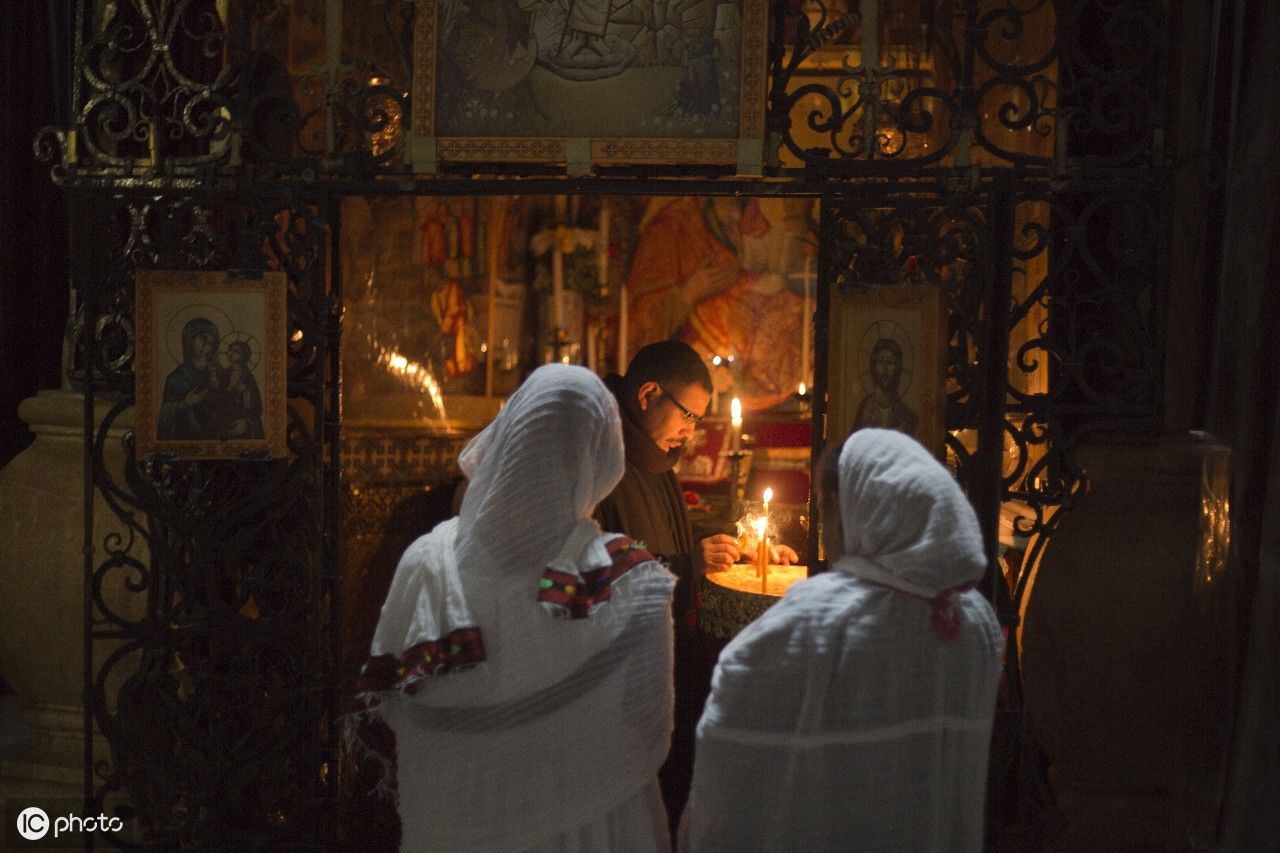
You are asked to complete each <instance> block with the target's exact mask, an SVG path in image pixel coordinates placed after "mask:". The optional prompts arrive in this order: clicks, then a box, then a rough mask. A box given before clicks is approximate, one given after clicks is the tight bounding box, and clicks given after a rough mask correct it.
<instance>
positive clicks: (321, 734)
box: [36, 0, 1169, 849]
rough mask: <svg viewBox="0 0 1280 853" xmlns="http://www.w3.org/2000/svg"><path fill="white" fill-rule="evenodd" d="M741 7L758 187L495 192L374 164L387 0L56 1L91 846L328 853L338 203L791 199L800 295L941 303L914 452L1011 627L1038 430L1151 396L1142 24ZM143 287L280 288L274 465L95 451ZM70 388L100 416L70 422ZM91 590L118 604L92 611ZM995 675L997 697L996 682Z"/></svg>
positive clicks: (1055, 475)
mask: <svg viewBox="0 0 1280 853" xmlns="http://www.w3.org/2000/svg"><path fill="white" fill-rule="evenodd" d="M770 8H771V11H770V20H769V29H770V44H769V75H770V81H769V96H768V104H767V107H768V119H767V133H768V137H767V140H766V150H765V156H764V164H763V176H761V177H757V178H753V179H740V178H735V177H733V176H732V175H728V174H726V173H725V170H723V169H721V170H720V171H717V170H716V169H715V168H708V167H696V168H695V167H682V166H671V167H656V166H646V167H611V168H609V169H601V170H598V171H599V174H598V175H597V176H595V177H576V178H572V179H567V178H564V177H563V176H560V175H557V172H559V171H561V170H559V169H556V168H551V167H536V168H535V167H527V168H522V169H521V170H520V172H521V174H520V175H518V176H517V177H521V178H523V180H520V181H513V180H509V179H507V178H506V177H504V176H505V175H509V173H510V172H512V171H513V170H512V169H504V168H502V167H500V166H494V165H489V166H486V167H483V168H480V167H475V168H472V167H469V166H468V165H467V164H454V165H453V166H451V167H450V168H449V170H447V171H445V172H442V173H440V174H434V175H414V174H413V173H412V171H411V169H410V167H409V166H408V165H406V164H407V163H408V160H409V158H408V156H407V155H408V152H407V151H406V149H407V147H408V141H407V134H406V133H405V129H406V128H407V127H408V126H409V120H410V118H411V115H410V112H411V110H412V97H411V92H410V91H409V85H410V84H409V81H410V80H411V79H412V64H413V57H412V50H411V45H412V36H411V34H412V31H413V11H414V3H413V2H411V0H345V2H339V0H293V2H286V1H285V0H217V2H215V0H117V2H112V3H102V2H92V0H81V2H80V3H79V4H78V5H77V9H78V12H77V15H78V17H77V27H76V44H75V48H74V53H75V57H74V63H75V66H74V72H75V76H74V92H73V102H74V103H73V104H72V108H73V115H74V119H73V123H72V126H70V127H66V128H50V129H47V130H46V131H45V132H44V133H42V134H41V136H40V137H39V138H38V139H37V142H36V147H37V151H38V153H40V154H41V155H42V156H43V157H45V158H46V159H47V160H48V161H49V162H51V163H52V169H53V176H54V180H55V182H56V183H57V184H59V185H60V186H62V187H65V188H67V189H68V190H69V191H70V193H71V195H72V200H73V207H74V209H75V211H76V216H75V220H74V223H73V226H74V231H73V243H74V245H73V249H74V253H75V266H74V270H75V272H74V281H73V285H74V288H75V297H76V303H77V304H76V309H75V316H74V317H73V318H72V319H73V330H74V333H75V335H76V339H77V341H78V344H79V345H78V348H77V351H76V356H75V363H74V365H72V368H73V378H74V380H75V381H76V382H77V383H78V384H79V385H81V386H82V387H83V388H84V389H85V391H86V394H87V395H88V398H89V403H88V406H87V409H86V447H87V459H86V463H87V466H86V467H87V471H88V472H89V474H90V476H89V477H88V478H87V479H88V483H87V486H86V488H87V490H88V492H89V493H88V494H87V495H86V506H87V507H90V506H92V497H93V495H94V494H95V493H96V494H98V495H100V496H101V498H102V499H104V500H105V501H106V503H107V505H108V506H109V508H110V511H111V512H112V513H113V514H114V515H115V516H117V517H118V518H119V520H120V521H121V522H122V523H123V525H124V526H125V527H126V528H127V530H128V534H127V535H125V536H122V537H113V538H111V539H109V540H108V541H105V542H97V541H93V535H92V530H93V527H92V522H91V519H90V520H87V521H86V528H85V529H86V542H85V546H86V555H87V556H86V566H85V572H86V589H85V593H86V595H85V602H86V605H85V606H86V610H85V629H86V631H85V636H86V641H85V642H86V661H87V662H88V671H87V672H86V682H87V688H88V695H89V713H90V715H91V729H92V731H94V732H97V733H98V734H100V735H101V737H102V738H103V739H104V740H105V742H106V744H107V752H106V754H105V755H104V754H101V753H98V752H95V751H94V747H93V742H92V738H90V739H89V742H88V745H87V754H86V779H87V782H86V788H87V790H86V795H87V798H88V799H89V800H90V802H91V803H92V804H93V806H94V807H95V808H97V807H99V806H103V807H105V808H107V809H108V810H110V809H111V808H112V807H114V806H119V807H120V808H121V809H122V811H121V812H120V814H122V815H127V816H128V817H129V818H130V821H129V826H128V827H127V828H126V830H125V833H124V834H123V836H122V837H121V839H119V841H120V843H121V844H135V843H136V844H139V845H141V846H148V847H154V848H161V849H171V848H176V847H214V848H232V847H236V848H239V847H252V848H258V847H263V846H267V845H271V844H278V845H284V846H288V847H290V848H293V847H323V846H324V845H325V844H326V843H327V842H328V841H329V840H330V839H332V838H333V837H334V835H333V831H334V827H333V819H332V814H333V812H332V810H331V808H330V806H331V805H332V803H333V800H334V797H335V796H336V793H335V791H336V788H335V781H334V774H335V770H334V768H335V764H334V749H335V743H334V735H333V726H334V721H335V719H336V715H337V711H338V708H337V684H338V677H337V673H336V672H335V667H336V666H337V663H336V662H337V661H338V660H339V651H340V650H339V649H338V647H337V644H338V631H337V613H336V606H337V605H336V602H337V594H336V586H337V584H338V582H339V577H340V567H339V556H338V555H339V547H338V545H339V543H338V541H337V540H338V536H339V531H340V529H341V525H340V523H339V521H340V519H339V492H338V476H339V471H340V468H341V464H340V459H339V456H340V452H339V447H340V445H339V440H338V439H339V436H338V430H339V423H340V417H339V416H340V401H339V396H338V392H339V387H338V363H337V361H338V352H339V346H338V343H339V339H340V335H341V331H342V328H341V286H340V283H339V281H338V270H339V268H340V267H339V265H338V264H336V263H334V253H335V252H336V251H337V249H336V247H337V246H338V239H337V236H338V235H337V231H338V228H339V226H340V223H339V217H338V210H339V205H338V203H337V202H338V200H339V199H340V197H341V196H342V195H343V194H361V195H377V194H380V193H419V194H433V195H439V194H486V193H513V192H533V193H553V192H554V193H577V192H587V193H592V192H601V193H613V194H620V193H635V194H692V193H707V194H744V195H750V194H756V195H763V194H768V193H770V192H782V193H788V194H794V195H808V196H819V197H822V199H823V211H822V222H821V227H822V233H823V241H822V249H821V251H822V253H823V254H822V260H821V264H820V267H821V276H822V277H821V280H820V288H821V290H822V291H824V292H825V293H827V294H828V295H829V294H830V293H831V292H832V289H833V288H834V289H835V290H836V291H838V290H840V289H848V288H857V287H860V286H863V285H864V284H866V283H868V282H880V283H888V282H898V281H900V280H902V279H903V277H904V276H908V277H909V278H911V279H912V280H917V281H922V282H926V283H931V284H934V285H935V286H937V287H939V288H941V289H943V290H944V291H945V292H946V293H948V295H949V300H948V301H949V304H950V306H951V307H950V314H949V328H948V332H949V357H948V391H947V401H946V427H947V432H948V436H947V439H946V440H947V445H948V448H949V450H950V453H951V455H952V458H953V460H954V464H955V466H956V470H957V473H958V475H959V476H960V478H961V480H962V481H963V482H964V483H965V485H966V487H967V488H968V490H969V492H970V494H971V495H973V497H974V499H975V503H976V504H977V505H978V506H979V508H980V510H981V514H982V518H983V524H984V529H985V532H986V534H987V539H988V543H989V544H990V545H991V547H992V550H993V554H994V549H995V543H996V541H997V540H998V538H999V527H1000V510H1001V506H1002V505H1003V504H1006V503H1008V502H1011V501H1016V502H1020V503H1021V504H1022V505H1024V506H1025V507H1026V508H1027V511H1026V513H1025V514H1023V515H1021V516H1019V517H1018V518H1017V519H1015V520H1013V522H1012V524H1013V526H1014V530H1015V532H1016V533H1018V534H1020V535H1023V536H1026V537H1027V538H1028V539H1029V541H1030V542H1031V543H1032V544H1031V546H1030V547H1031V549H1032V550H1031V552H1030V553H1028V554H1027V555H1026V556H1025V557H1024V558H1023V559H1021V560H1020V561H1018V563H1017V565H1016V566H1013V567H1012V568H1010V569H1008V570H1007V572H1008V574H1007V577H1005V578H998V577H996V575H995V572H996V570H995V569H994V568H993V576H992V577H991V578H989V579H988V581H989V588H990V589H991V590H992V593H993V596H995V597H996V599H997V603H998V604H999V605H1000V609H1001V611H1002V613H1003V615H1004V616H1005V617H1006V619H1007V620H1011V619H1012V618H1014V616H1015V614H1016V608H1017V604H1018V602H1019V601H1020V599H1021V597H1022V595H1023V592H1024V590H1025V585H1026V579H1027V577H1028V572H1029V571H1030V569H1031V567H1033V566H1034V565H1035V562H1036V559H1037V558H1038V549H1039V548H1041V547H1042V546H1043V543H1044V541H1045V536H1044V535H1040V536H1036V535H1034V534H1047V533H1049V532H1051V531H1052V528H1053V524H1054V518H1055V513H1056V511H1057V510H1058V509H1060V508H1061V507H1063V506H1065V505H1067V504H1068V503H1069V500H1070V496H1071V495H1072V494H1073V493H1074V491H1075V490H1076V489H1077V488H1078V487H1079V485H1080V482H1081V475H1080V473H1079V472H1078V471H1077V469H1076V467H1075V465H1074V464H1073V461H1072V456H1071V447H1072V442H1073V440H1074V437H1075V436H1076V435H1078V434H1079V432H1080V431H1081V430H1082V429H1084V428H1087V427H1089V426H1091V425H1094V424H1097V423H1099V422H1102V421H1112V420H1117V419H1118V420H1129V421H1133V420H1141V419H1148V418H1151V417H1152V416H1153V415H1154V414H1155V413H1156V404H1157V400H1158V399H1159V397H1160V388H1159V384H1160V371H1161V365H1160V353H1161V346H1162V340H1161V333H1160V331H1159V329H1160V317H1161V308H1162V305H1161V300H1162V295H1161V288H1160V281H1161V278H1160V270H1161V265H1162V264H1163V263H1164V262H1165V259H1164V254H1163V238H1164V231H1165V220H1166V218H1167V217H1166V212H1165V210H1164V206H1165V201H1164V199H1165V198H1166V197H1167V185H1168V176H1167V168H1166V161H1165V158H1166V155H1165V152H1164V150H1163V139H1164V133H1163V127H1164V124H1165V122H1166V116H1165V105H1164V89H1163V86H1164V81H1163V76H1162V75H1163V74H1164V73H1165V66H1166V65H1167V61H1168V60H1167V56H1168V54H1169V49H1168V40H1169V38H1168V33H1167V32H1166V29H1165V24H1164V20H1163V18H1162V17H1161V14H1162V13H1161V12H1160V10H1159V9H1158V8H1156V7H1152V6H1151V5H1150V4H1145V3H1139V2H1136V0H1063V2H1057V3H1049V2H1048V0H860V2H858V3H854V2H853V0H805V2H799V0H795V2H783V1H782V0H779V2H775V3H773V4H771V7H770ZM864 57H866V59H864ZM872 57H875V58H876V61H871V58H872ZM531 178H534V179H531ZM517 185H518V189H517ZM908 258H913V259H914V261H913V266H912V267H911V268H910V269H909V270H907V269H904V265H905V263H906V260H907V259H908ZM151 268H169V269H230V270H239V271H244V272H246V273H250V274H251V273H252V271H255V270H259V271H260V270H266V269H280V270H283V271H285V272H286V273H287V275H288V279H289V300H288V329H289V335H290V337H289V341H290V343H289V355H288V399H289V402H288V411H289V432H288V443H289V450H290V455H289V458H288V459H285V460H280V461H273V462H242V461H165V460H162V459H152V460H147V461H142V462H133V461H127V462H125V463H123V464H120V463H113V462H110V461H109V460H110V459H115V458H117V456H118V454H117V456H113V455H112V454H111V453H108V450H109V449H110V448H108V446H107V442H109V441H111V440H113V439H110V438H109V437H108V433H109V431H110V430H111V428H112V427H113V426H115V427H121V426H125V425H127V422H128V420H127V419H128V417H129V411H130V405H131V401H132V396H133V387H132V382H133V378H132V359H133V352H134V343H135V318H134V315H133V310H134V306H133V304H132V302H133V289H132V276H133V274H134V272H135V271H137V270H140V269H151ZM819 304H820V305H822V304H824V303H821V302H820V303H819ZM824 311H825V309H824V308H820V309H819V320H818V324H817V327H816V329H815V334H816V336H817V337H816V338H815V343H818V344H819V347H821V346H822V345H823V341H824V338H823V335H825V333H826V321H827V315H826V314H825V313H823V312H824ZM821 352H822V350H821V349H819V353H821ZM819 396H820V395H819ZM94 399H107V400H110V401H111V402H112V408H111V409H110V412H109V414H108V415H107V416H106V418H105V420H103V421H102V422H101V423H96V422H95V420H94V416H93V414H92V412H93V401H94ZM128 441H129V439H126V444H127V443H128ZM124 458H125V459H126V460H132V458H133V456H132V452H131V448H130V447H126V448H125V453H124ZM994 565H995V563H994V561H993V567H994ZM120 577H123V578H124V581H123V583H124V584H125V586H126V588H127V589H128V590H129V592H130V593H131V595H132V598H133V599H134V602H133V604H132V605H131V608H130V609H129V611H128V612H123V611H119V610H116V609H113V608H112V607H111V606H108V605H107V603H106V598H105V597H104V596H103V595H102V594H101V590H102V588H103V585H104V584H109V583H119V581H118V580H115V579H118V578H120ZM1012 674H1013V675H1014V676H1015V678H1014V687H1015V688H1016V660H1015V661H1014V663H1013V670H1012ZM1010 707H1011V708H1012V709H1014V712H1015V713H1016V707H1017V703H1016V701H1015V702H1013V703H1012V704H1011V705H1010ZM1014 751H1015V752H1016V750H1014ZM1005 770H1008V768H1007V767H1006V768H1005ZM1002 772H1003V771H1002ZM1009 772H1010V773H1012V771H1009ZM1011 808H1012V807H1011ZM1015 810H1016V808H1015Z"/></svg>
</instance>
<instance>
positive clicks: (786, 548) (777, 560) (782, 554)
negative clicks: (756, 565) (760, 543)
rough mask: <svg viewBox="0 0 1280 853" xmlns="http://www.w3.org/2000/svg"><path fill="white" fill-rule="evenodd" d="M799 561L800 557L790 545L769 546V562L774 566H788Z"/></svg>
mask: <svg viewBox="0 0 1280 853" xmlns="http://www.w3.org/2000/svg"><path fill="white" fill-rule="evenodd" d="M799 559H800V555H799V554H797V553H796V552H795V551H794V550H793V549H792V548H791V546H790V545H783V544H782V543H781V542H779V543H778V544H776V545H770V546H769V562H770V563H772V564H773V565H775V566H789V565H791V564H792V563H794V562H796V561H798V560H799Z"/></svg>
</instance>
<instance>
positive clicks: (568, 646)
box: [365, 365, 674, 851]
mask: <svg viewBox="0 0 1280 853" xmlns="http://www.w3.org/2000/svg"><path fill="white" fill-rule="evenodd" d="M623 459H624V457H623V446H622V432H621V423H620V421H619V418H618V410H617V404H616V401H615V400H614V397H613V395H612V394H610V393H609V391H608V390H607V389H606V388H605V386H604V383H603V382H601V381H600V379H599V378H598V377H596V376H595V375H594V374H593V373H591V372H590V371H588V370H585V369H584V368H581V367H570V366H566V365H547V366H544V367H540V368H538V369H537V370H535V371H534V372H533V373H532V374H531V375H530V376H529V378H528V379H526V380H525V382H524V384H523V385H521V387H520V388H519V389H517V391H516V392H515V393H514V394H513V395H512V396H511V398H510V399H509V400H508V401H507V403H506V405H505V406H504V407H503V409H502V410H501V411H500V412H499V413H498V416H497V417H496V418H495V419H494V421H493V423H492V424H490V425H489V426H488V427H487V428H486V429H485V430H483V431H482V432H481V433H480V434H479V435H477V436H476V437H475V438H474V439H473V440H472V441H471V442H470V443H469V444H468V445H467V447H466V448H465V450H464V451H463V453H462V456H461V458H460V460H459V462H460V464H461V465H462V468H463V471H464V472H465V473H466V474H467V475H468V476H469V477H470V478H471V479H470V482H469V484H468V487H467V492H466V495H465V496H464V498H463V503H462V509H461V513H460V515H459V517H458V519H456V520H451V521H449V522H445V523H444V524H442V525H440V526H439V527H437V528H436V530H434V531H432V533H430V534H428V535H427V536H424V537H422V538H421V539H419V540H418V541H417V542H415V543H414V544H413V545H412V546H410V548H409V549H408V550H407V551H406V552H405V555H404V557H403V558H402V559H401V561H400V565H399V566H398V567H397V569H396V576H395V579H394V581H393V583H392V587H391V594H390V595H389V596H388V599H387V603H386V604H385V605H384V606H383V611H382V616H381V618H380V620H379V623H378V629H377V631H376V632H375V635H374V643H373V648H372V650H371V655H372V657H371V662H370V665H372V664H373V663H374V662H375V661H380V662H381V663H380V664H379V666H381V667H383V669H384V671H386V668H387V667H390V671H391V672H393V673H395V675H393V676H392V677H398V678H399V679H400V680H399V681H398V682H397V683H396V684H394V686H391V687H389V688H388V687H386V686H385V684H384V685H383V688H384V689H373V690H371V691H370V692H369V693H367V694H365V695H366V696H368V697H370V698H369V701H368V705H369V707H371V708H372V709H373V711H372V713H373V714H375V715H377V716H378V717H379V718H380V719H381V720H382V721H384V722H385V723H386V724H387V725H388V726H389V727H390V729H391V730H392V731H393V732H394V736H395V750H394V751H395V773H396V784H397V788H398V806H399V811H400V815H401V823H402V848H403V849H431V850H436V849H440V850H450V851H464V850H516V849H524V848H526V847H529V846H532V845H534V844H536V843H537V842H538V841H539V840H540V839H545V838H547V837H550V836H553V835H555V834H556V833H558V832H561V831H565V830H566V829H571V828H573V827H576V826H580V825H582V824H585V823H587V822H588V821H590V820H591V819H592V818H593V817H595V816H598V815H600V814H604V813H607V812H609V811H610V809H612V808H614V807H616V806H618V805H619V804H621V803H622V802H624V801H626V800H627V799H628V798H629V797H631V796H633V795H635V794H636V792H637V791H639V790H640V789H641V788H642V787H643V786H644V785H645V784H646V783H648V782H651V781H652V779H653V778H654V774H656V772H657V768H658V766H659V765H660V764H661V763H662V760H663V758H664V757H665V755H666V750H667V744H668V740H669V734H670V726H671V616H670V596H671V591H672V589H673V587H674V577H673V576H672V575H671V574H670V573H669V572H668V571H667V570H666V569H665V567H663V566H662V565H661V564H659V563H657V562H656V561H654V560H652V559H651V558H649V559H641V557H642V556H643V557H645V558H647V555H644V554H643V552H635V555H634V559H633V560H632V561H631V562H630V563H628V564H627V566H626V570H625V571H619V570H618V568H617V566H618V555H617V554H611V551H614V550H616V549H617V548H618V547H620V546H621V543H622V541H623V540H619V539H618V538H617V535H616V534H602V533H601V532H600V529H599V527H598V526H597V525H596V523H595V522H594V521H592V520H591V518H590V515H591V512H592V510H593V509H594V508H595V505H596V503H598V502H599V501H600V499H601V498H603V497H604V496H605V495H606V494H608V493H609V491H610V490H611V489H612V488H613V487H614V486H615V485H616V484H617V482H618V481H619V479H621V476H622V471H623ZM548 567H552V568H554V569H555V570H556V571H558V572H563V573H565V574H566V575H567V576H569V577H571V578H575V579H578V580H579V581H581V580H582V579H583V578H584V576H585V577H587V578H595V579H596V580H595V581H593V582H594V583H597V584H598V583H599V580H598V578H599V577H600V576H601V573H602V572H605V573H606V574H607V573H608V572H614V573H615V574H614V575H610V578H611V580H610V583H609V584H607V586H608V595H607V596H605V597H602V600H601V603H599V604H598V605H597V606H594V607H593V608H592V609H591V610H590V612H589V615H588V616H587V618H555V615H553V612H552V611H555V610H556V608H554V607H549V606H548V605H547V604H546V603H545V601H542V602H540V601H539V598H540V592H541V591H542V587H543V585H545V584H546V583H547V582H546V581H545V574H546V570H547V569H548ZM559 615H566V614H564V613H561V614H559ZM576 615H581V614H580V613H579V614H576ZM442 638H445V639H442ZM448 638H453V639H454V640H456V642H450V640H449V639H448ZM472 642H474V645H475V648H473V647H472V645H471V643H472ZM481 642H482V644H483V649H482V651H479V650H478V647H479V644H480V643H481ZM424 649H425V650H426V652H427V653H428V654H429V656H430V657H431V661H430V662H429V663H424V661H423V657H424V652H423V650H424ZM473 652H474V654H473ZM450 655H455V656H456V657H454V658H450V657H449V656H450ZM442 658H443V660H444V663H441V661H442ZM455 662H456V663H458V664H460V665H461V664H474V665H471V666H469V667H468V668H465V669H461V670H460V669H459V668H457V667H453V666H451V664H452V663H455ZM370 665H366V670H367V669H368V668H369V666H370ZM432 667H435V668H434V669H433V668H432Z"/></svg>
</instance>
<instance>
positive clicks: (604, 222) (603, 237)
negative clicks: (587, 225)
mask: <svg viewBox="0 0 1280 853" xmlns="http://www.w3.org/2000/svg"><path fill="white" fill-rule="evenodd" d="M599 238H600V239H599V243H600V252H599V260H600V287H601V288H607V287H608V286H609V205H608V203H602V204H601V205H600V235H599Z"/></svg>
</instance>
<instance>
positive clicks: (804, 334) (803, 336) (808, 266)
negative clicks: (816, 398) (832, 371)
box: [800, 255, 813, 393]
mask: <svg viewBox="0 0 1280 853" xmlns="http://www.w3.org/2000/svg"><path fill="white" fill-rule="evenodd" d="M812 270H813V255H805V257H804V308H803V309H802V310H803V312H804V313H803V314H801V316H800V384H801V386H803V385H804V384H805V383H806V382H808V381H810V374H809V326H811V325H812V324H813V316H812V310H811V308H810V302H809V280H810V277H811V276H812V275H813V272H812ZM801 393H803V392H801Z"/></svg>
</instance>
